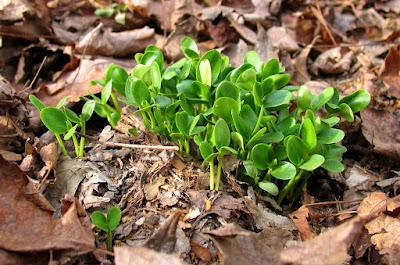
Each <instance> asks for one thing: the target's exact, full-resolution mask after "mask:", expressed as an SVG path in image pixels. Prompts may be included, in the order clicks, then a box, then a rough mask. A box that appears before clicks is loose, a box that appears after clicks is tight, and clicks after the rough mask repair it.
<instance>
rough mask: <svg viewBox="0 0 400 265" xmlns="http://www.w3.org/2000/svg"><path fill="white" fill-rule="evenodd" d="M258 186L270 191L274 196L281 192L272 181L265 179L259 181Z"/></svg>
mask: <svg viewBox="0 0 400 265" xmlns="http://www.w3.org/2000/svg"><path fill="white" fill-rule="evenodd" d="M258 187H260V189H262V190H264V191H266V192H268V193H269V194H271V195H272V196H277V195H278V194H279V189H278V187H277V186H276V185H275V184H274V183H272V182H269V181H266V180H264V181H262V182H259V183H258Z"/></svg>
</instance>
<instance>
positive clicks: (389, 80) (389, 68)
mask: <svg viewBox="0 0 400 265" xmlns="http://www.w3.org/2000/svg"><path fill="white" fill-rule="evenodd" d="M380 78H381V79H382V80H383V83H384V84H385V85H386V87H387V93H388V95H389V96H390V97H394V98H398V99H400V88H399V84H400V47H399V46H397V47H396V46H392V48H391V49H390V50H389V53H388V54H387V55H386V58H385V61H384V64H383V67H382V70H381V73H380Z"/></svg>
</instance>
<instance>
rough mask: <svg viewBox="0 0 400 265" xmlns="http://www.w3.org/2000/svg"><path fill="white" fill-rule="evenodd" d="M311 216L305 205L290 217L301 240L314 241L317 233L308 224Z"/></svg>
mask: <svg viewBox="0 0 400 265" xmlns="http://www.w3.org/2000/svg"><path fill="white" fill-rule="evenodd" d="M309 214H310V211H309V209H308V208H307V207H305V206H304V205H303V206H301V207H300V208H299V209H297V210H296V211H294V212H293V213H291V214H290V215H289V217H290V219H292V221H293V222H294V224H295V225H296V227H297V229H298V230H299V232H300V236H301V239H302V240H303V241H306V240H309V239H313V238H314V237H315V233H314V232H313V230H312V229H311V227H310V225H309V224H308V220H307V219H308V218H309Z"/></svg>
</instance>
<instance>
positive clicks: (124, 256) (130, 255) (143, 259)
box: [114, 247, 185, 265]
mask: <svg viewBox="0 0 400 265" xmlns="http://www.w3.org/2000/svg"><path fill="white" fill-rule="evenodd" d="M114 254H115V265H159V264H163V265H184V264H185V263H183V261H181V260H180V259H179V258H178V257H177V256H176V255H172V254H165V253H161V252H157V251H154V250H152V249H148V248H144V247H115V248H114Z"/></svg>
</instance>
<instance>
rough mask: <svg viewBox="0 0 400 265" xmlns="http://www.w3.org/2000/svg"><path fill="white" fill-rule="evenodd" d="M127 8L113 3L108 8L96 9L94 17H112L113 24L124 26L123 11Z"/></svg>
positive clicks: (124, 5)
mask: <svg viewBox="0 0 400 265" xmlns="http://www.w3.org/2000/svg"><path fill="white" fill-rule="evenodd" d="M127 8H128V5H127V4H125V3H113V4H112V5H111V6H109V7H104V8H98V9H96V11H95V12H94V14H95V15H96V16H99V17H111V16H113V15H115V16H114V20H115V22H117V23H119V24H121V25H125V11H126V9H127Z"/></svg>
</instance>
